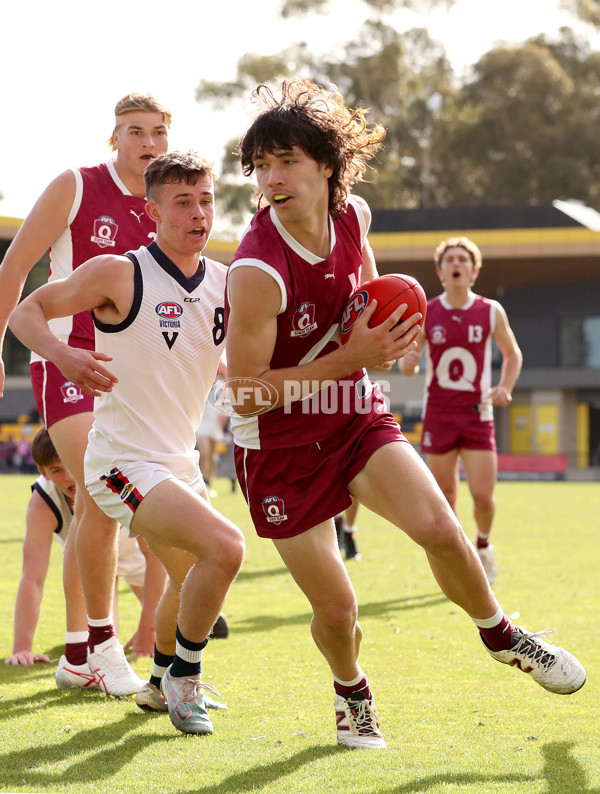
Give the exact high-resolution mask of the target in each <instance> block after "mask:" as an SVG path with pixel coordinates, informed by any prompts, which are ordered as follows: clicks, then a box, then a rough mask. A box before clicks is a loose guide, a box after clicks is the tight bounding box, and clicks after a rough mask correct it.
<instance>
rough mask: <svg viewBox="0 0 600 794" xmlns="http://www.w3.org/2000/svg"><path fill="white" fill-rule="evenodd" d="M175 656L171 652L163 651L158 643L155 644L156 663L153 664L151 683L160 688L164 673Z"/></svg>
mask: <svg viewBox="0 0 600 794" xmlns="http://www.w3.org/2000/svg"><path fill="white" fill-rule="evenodd" d="M174 658H175V657H174V656H172V655H171V654H167V653H161V652H160V651H159V650H158V648H157V647H156V645H155V646H154V664H153V665H152V675H151V676H150V683H151V684H154V686H155V687H158V688H159V689H160V682H161V679H162V677H163V675H164V674H165V673H166V672H167V667H168V666H169V665H170V664H172V663H173V659H174Z"/></svg>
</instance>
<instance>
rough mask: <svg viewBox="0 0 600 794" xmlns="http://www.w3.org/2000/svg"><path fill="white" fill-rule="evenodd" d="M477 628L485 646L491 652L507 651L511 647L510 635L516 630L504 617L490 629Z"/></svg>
mask: <svg viewBox="0 0 600 794" xmlns="http://www.w3.org/2000/svg"><path fill="white" fill-rule="evenodd" d="M477 628H478V629H479V633H480V634H481V636H482V637H483V639H484V641H485V644H486V645H488V646H489V647H490V648H491V649H492V650H493V651H507V650H508V649H509V648H510V647H511V646H512V636H511V634H512V632H513V631H516V630H517V627H516V626H515V625H514V624H513V623H511V622H510V620H509V619H508V618H507V616H506V615H504V616H503V618H502V620H501V621H500V623H498V625H497V626H492V628H491V629H483V628H481V626H478V627H477Z"/></svg>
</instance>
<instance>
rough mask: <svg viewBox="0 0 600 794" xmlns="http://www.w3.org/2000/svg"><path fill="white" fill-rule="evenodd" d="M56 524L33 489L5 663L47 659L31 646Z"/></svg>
mask: <svg viewBox="0 0 600 794" xmlns="http://www.w3.org/2000/svg"><path fill="white" fill-rule="evenodd" d="M56 528H57V524H56V516H55V515H54V513H53V512H52V510H51V509H50V508H49V507H48V505H47V504H46V503H45V502H44V500H43V499H42V497H41V496H40V495H39V494H38V493H37V492H36V491H34V492H33V493H32V494H31V498H30V500H29V504H28V507H27V516H26V529H25V540H24V542H23V572H22V575H21V581H20V582H19V589H18V590H17V600H16V602H15V620H14V635H13V647H12V656H9V657H8V659H6V664H22V665H31V664H34V662H49V661H50V659H49V658H48V656H46V655H45V654H34V653H32V650H31V649H32V648H33V637H34V634H35V630H36V627H37V623H38V619H39V615H40V605H41V603H42V596H43V594H44V583H45V581H46V574H47V573H48V564H49V562H50V547H51V544H52V535H53V533H54V530H55V529H56Z"/></svg>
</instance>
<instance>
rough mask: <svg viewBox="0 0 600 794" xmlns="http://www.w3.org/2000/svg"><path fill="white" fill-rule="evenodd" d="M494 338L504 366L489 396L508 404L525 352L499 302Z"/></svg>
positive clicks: (500, 402) (495, 402)
mask: <svg viewBox="0 0 600 794" xmlns="http://www.w3.org/2000/svg"><path fill="white" fill-rule="evenodd" d="M492 338H493V340H494V342H495V343H496V344H497V345H498V347H499V348H500V352H501V353H502V368H501V370H500V380H499V382H498V385H497V386H494V387H493V388H492V389H491V390H490V393H489V395H488V397H489V399H491V401H492V403H493V404H494V405H503V406H506V405H508V404H509V403H511V402H512V390H513V389H514V387H515V383H516V382H517V378H518V377H519V375H520V373H521V366H522V365H523V354H522V353H521V348H520V347H519V345H518V344H517V340H516V339H515V335H514V333H513V331H512V328H511V327H510V325H509V322H508V317H507V316H506V312H505V311H504V308H503V307H502V306H501V305H500V304H499V303H498V304H497V310H496V323H495V327H494V332H493V334H492Z"/></svg>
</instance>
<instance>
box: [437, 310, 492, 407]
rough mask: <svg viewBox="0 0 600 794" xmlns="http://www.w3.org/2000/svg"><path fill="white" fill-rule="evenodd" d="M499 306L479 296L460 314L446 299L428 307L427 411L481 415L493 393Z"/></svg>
mask: <svg viewBox="0 0 600 794" xmlns="http://www.w3.org/2000/svg"><path fill="white" fill-rule="evenodd" d="M495 313H496V302H495V301H492V300H489V299H487V298H482V297H481V296H480V295H474V296H473V297H472V298H471V299H469V301H468V302H467V303H466V304H465V305H464V306H463V307H461V308H460V309H454V308H452V307H451V306H450V305H449V304H448V302H447V301H446V299H445V298H444V296H443V295H441V296H438V297H436V298H433V299H432V300H430V301H429V302H428V304H427V318H426V320H425V336H426V338H427V348H428V352H429V355H428V358H427V371H426V391H425V408H426V410H432V409H435V410H436V411H440V412H442V413H443V412H448V413H453V412H455V411H463V410H468V411H475V410H477V407H478V406H479V405H480V404H481V403H483V402H485V397H486V395H487V393H488V392H489V390H490V388H491V377H492V333H493V330H494V321H495Z"/></svg>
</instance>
